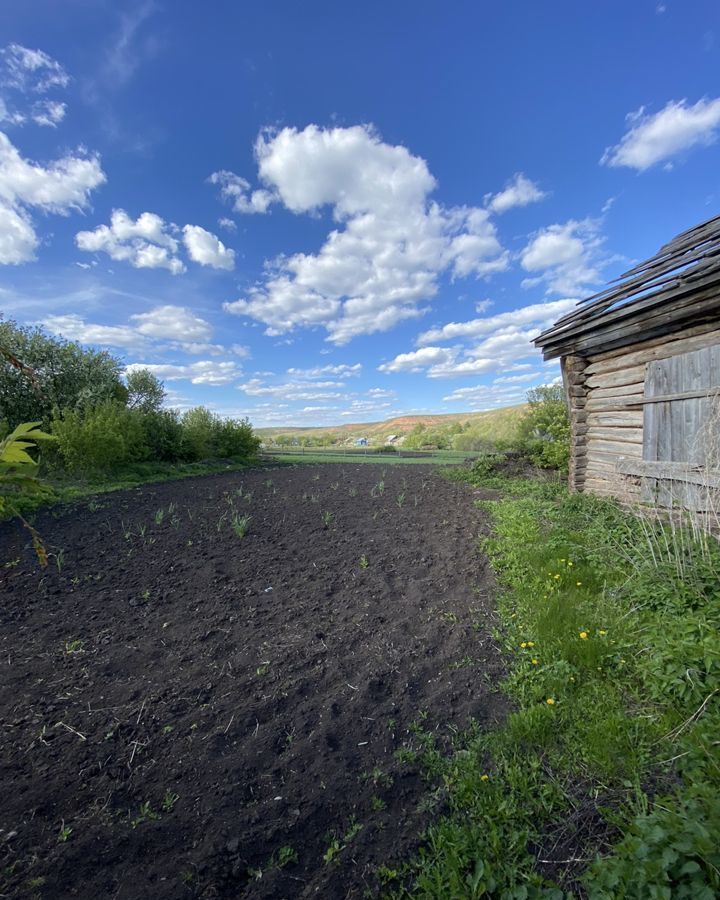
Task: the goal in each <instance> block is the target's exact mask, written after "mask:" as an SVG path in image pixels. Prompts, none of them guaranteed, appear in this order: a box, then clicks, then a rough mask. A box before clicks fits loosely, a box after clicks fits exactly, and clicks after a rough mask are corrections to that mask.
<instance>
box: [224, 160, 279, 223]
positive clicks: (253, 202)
mask: <svg viewBox="0 0 720 900" xmlns="http://www.w3.org/2000/svg"><path fill="white" fill-rule="evenodd" d="M208 181H209V182H210V184H216V185H218V186H219V187H220V196H221V197H222V198H223V200H225V201H227V202H228V203H230V204H232V208H233V210H234V211H235V212H237V213H246V214H252V213H265V212H267V211H268V208H269V207H270V204H271V203H273V201H274V200H276V199H277V198H276V196H275V194H273V193H272V192H271V191H266V190H263V189H262V188H260V189H258V190H255V191H253V190H251V185H250V182H249V181H247V180H246V179H245V178H241V177H240V176H239V175H236V174H235V173H234V172H228V171H227V169H222V170H221V171H219V172H213V173H212V175H211V176H210V177H209V178H208ZM224 221H231V220H230V219H226V220H224ZM234 225H235V223H234V222H233V226H234Z"/></svg>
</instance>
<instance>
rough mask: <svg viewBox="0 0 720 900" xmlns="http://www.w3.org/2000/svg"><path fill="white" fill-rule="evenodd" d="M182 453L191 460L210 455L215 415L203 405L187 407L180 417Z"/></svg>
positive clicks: (205, 457)
mask: <svg viewBox="0 0 720 900" xmlns="http://www.w3.org/2000/svg"><path fill="white" fill-rule="evenodd" d="M181 423H182V455H183V458H184V459H189V460H191V461H193V462H195V461H197V460H200V459H207V458H208V457H210V456H211V455H212V450H213V437H214V435H215V416H214V415H213V413H211V412H210V410H209V409H207V408H206V407H204V406H195V407H193V409H189V410H188V411H187V412H186V413H185V414H184V415H183V417H182V420H181Z"/></svg>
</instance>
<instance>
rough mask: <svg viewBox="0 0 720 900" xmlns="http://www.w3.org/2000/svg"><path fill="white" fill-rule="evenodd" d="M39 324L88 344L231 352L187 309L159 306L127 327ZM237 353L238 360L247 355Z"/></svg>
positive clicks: (58, 318)
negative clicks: (212, 340)
mask: <svg viewBox="0 0 720 900" xmlns="http://www.w3.org/2000/svg"><path fill="white" fill-rule="evenodd" d="M39 324H41V325H44V326H45V327H46V328H48V329H49V330H50V331H53V332H54V333H55V334H61V335H63V336H64V337H66V338H68V339H70V340H74V341H80V342H81V343H85V344H98V345H101V346H110V347H124V348H129V349H136V350H138V349H145V348H149V347H164V348H170V349H173V350H183V351H184V352H185V353H189V354H192V355H195V354H202V353H211V354H213V355H215V356H217V355H220V354H223V353H227V352H228V351H227V350H226V349H225V348H224V347H222V346H221V345H219V344H213V343H210V339H211V338H212V326H211V325H210V323H209V322H206V321H205V319H201V318H200V317H199V316H198V315H196V314H195V313H194V312H193V311H192V310H190V309H188V308H187V307H184V306H171V305H166V306H156V307H154V308H153V309H151V310H149V311H148V312H146V313H136V314H135V315H132V316H130V319H129V323H128V324H127V325H106V324H102V325H101V324H97V323H93V322H86V321H85V320H84V319H83V318H82V317H81V316H79V315H53V316H47V317H46V318H45V319H43V320H42V321H41V322H40V323H39ZM234 347H235V348H237V349H239V350H243V351H245V352H243V353H237V352H235V350H232V349H231V350H230V352H234V353H235V355H236V356H244V355H247V351H246V348H240V347H238V345H234Z"/></svg>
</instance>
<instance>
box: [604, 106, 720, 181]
mask: <svg viewBox="0 0 720 900" xmlns="http://www.w3.org/2000/svg"><path fill="white" fill-rule="evenodd" d="M627 120H628V123H629V125H630V128H629V129H628V131H627V132H626V133H625V134H624V135H623V137H622V139H621V140H620V143H619V144H616V145H615V146H614V147H608V149H607V150H606V151H605V153H604V154H603V156H602V159H601V160H600V162H601V163H602V164H603V165H607V166H627V167H629V168H631V169H637V170H638V171H639V172H644V171H645V170H646V169H649V168H650V167H651V166H654V165H656V164H657V163H659V162H662V161H663V160H668V159H670V158H671V157H673V156H677V155H678V154H679V153H683V152H684V151H686V150H690V149H691V148H692V147H696V146H698V145H700V146H708V145H709V144H712V143H713V142H714V141H715V139H716V138H717V133H718V128H720V97H718V98H715V99H713V100H709V99H703V100H698V102H697V103H696V104H695V105H694V106H688V103H687V100H680V101H678V102H675V101H670V102H669V103H668V104H667V105H666V106H665V107H663V109H661V110H660V112H657V113H655V115H648V114H647V113H646V112H645V108H644V107H640V109H639V110H637V111H636V112H634V113H631V114H630V115H629V116H627Z"/></svg>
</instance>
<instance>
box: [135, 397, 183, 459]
mask: <svg viewBox="0 0 720 900" xmlns="http://www.w3.org/2000/svg"><path fill="white" fill-rule="evenodd" d="M141 423H142V428H143V433H144V437H145V446H146V447H147V453H148V459H151V460H158V461H160V462H169V463H174V462H178V461H179V460H181V459H184V458H185V457H184V456H183V452H184V447H183V427H182V425H181V424H180V416H179V414H178V413H177V412H176V410H174V409H159V410H152V411H150V412H146V413H143V414H142V416H141Z"/></svg>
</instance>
